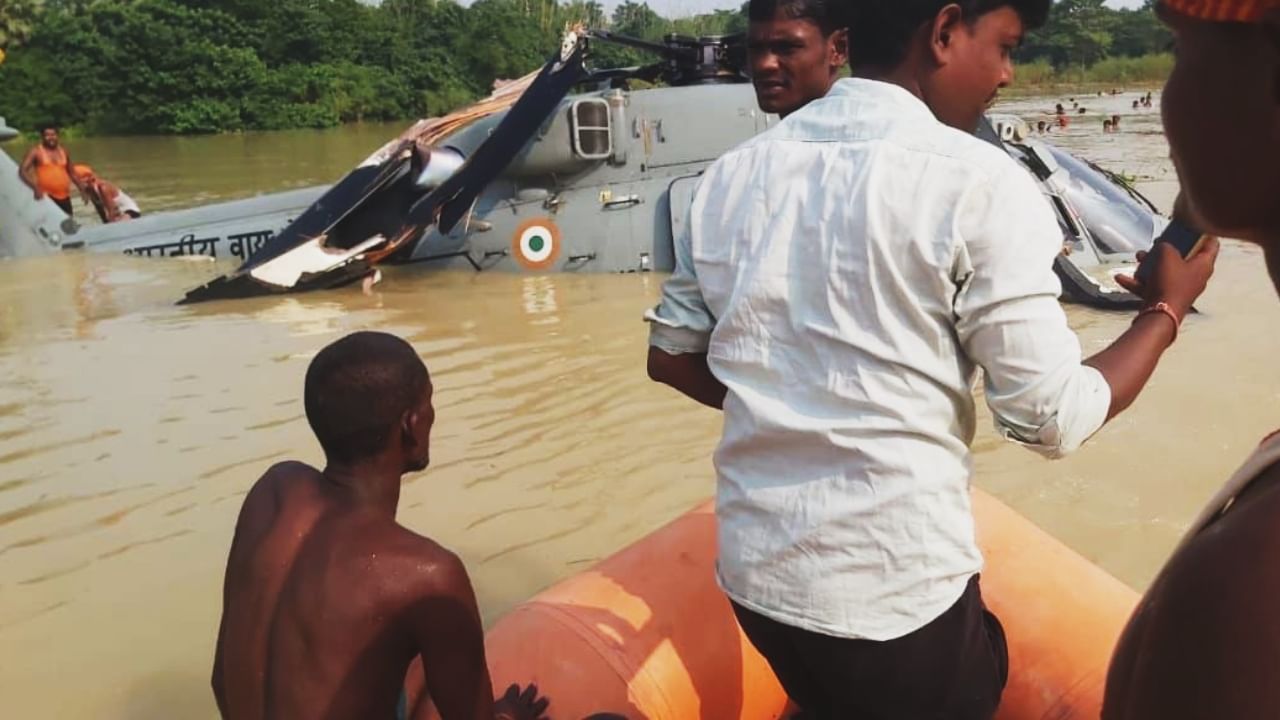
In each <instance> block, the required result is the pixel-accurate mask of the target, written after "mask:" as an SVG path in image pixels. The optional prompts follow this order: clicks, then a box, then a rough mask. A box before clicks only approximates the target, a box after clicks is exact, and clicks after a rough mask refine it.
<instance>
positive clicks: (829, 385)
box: [647, 0, 1216, 720]
mask: <svg viewBox="0 0 1280 720" xmlns="http://www.w3.org/2000/svg"><path fill="white" fill-rule="evenodd" d="M1049 4H1050V3H1049V0H964V1H962V2H958V3H948V2H946V1H945V0H859V2H857V3H855V4H854V5H853V6H852V8H853V10H852V15H851V17H850V18H849V22H850V41H849V45H850V53H851V65H852V68H853V71H854V77H853V78H850V79H845V80H840V81H839V82H837V83H836V84H835V86H834V87H833V88H832V90H831V91H830V92H829V93H828V94H827V96H826V97H824V98H822V99H819V100H816V101H814V102H812V103H810V104H809V105H807V106H805V107H804V108H802V109H800V110H797V111H796V112H794V113H793V114H791V115H790V116H789V117H788V118H787V119H786V120H784V121H783V122H782V123H780V124H779V125H778V126H777V127H775V128H774V129H773V130H770V131H769V132H768V133H766V134H764V135H762V136H760V137H757V138H755V139H753V140H751V141H749V142H747V143H746V144H744V145H742V146H740V147H739V148H737V149H735V150H734V151H732V152H730V153H729V154H727V155H726V156H725V157H723V158H722V159H720V160H719V161H717V162H716V163H715V164H714V165H713V166H712V167H711V168H709V169H708V171H707V172H706V174H705V176H704V177H703V180H702V184H701V187H700V189H699V191H698V193H697V194H696V196H695V198H694V201H693V206H692V208H691V210H690V213H691V215H690V218H689V222H688V223H687V224H686V227H687V228H688V230H687V232H685V233H684V234H682V236H681V237H679V238H677V240H676V257H677V268H676V270H675V272H674V273H673V275H672V277H671V279H670V280H669V281H668V282H667V284H666V285H665V287H664V291H663V298H662V302H661V304H660V305H659V306H658V307H657V308H655V309H654V310H653V311H651V312H650V313H649V314H648V315H647V318H648V320H649V321H650V323H651V328H652V329H651V340H650V345H651V349H650V354H649V372H650V375H651V376H652V377H653V378H654V379H655V380H658V381H660V382H664V383H667V384H669V385H671V386H673V387H675V388H676V389H678V390H680V391H681V392H683V393H685V394H686V395H688V396H690V397H692V398H694V399H696V400H698V401H700V402H702V403H704V404H706V405H710V406H712V407H717V408H723V409H724V411H725V426H724V435H723V439H722V441H721V444H720V447H719V449H718V450H717V452H716V456H715V464H716V472H717V480H718V485H717V514H718V518H719V528H720V529H719V541H720V558H719V565H718V575H719V580H720V584H721V587H722V588H723V589H724V590H725V592H726V593H727V594H728V596H729V598H730V599H731V600H732V601H733V604H734V609H735V612H736V613H737V614H738V618H739V621H740V622H741V624H742V625H743V628H744V630H745V631H746V633H747V635H748V637H749V638H750V639H751V640H752V642H753V643H754V644H755V645H756V647H757V648H758V649H759V650H760V651H761V652H762V653H763V654H764V655H765V657H766V658H767V659H768V660H769V662H770V665H771V666H772V667H773V669H774V671H775V673H776V674H777V675H778V677H779V679H780V680H781V681H782V683H783V685H784V687H786V689H787V691H788V693H789V694H790V695H791V697H792V699H793V700H795V701H796V702H797V704H799V705H800V706H801V707H802V708H803V709H804V711H805V714H806V717H809V716H812V717H818V718H855V717H856V718H859V719H878V718H884V719H885V720H904V719H915V718H938V719H943V718H945V719H946V720H969V719H971V718H972V719H977V718H984V719H985V718H990V717H991V716H992V715H993V714H994V712H995V709H996V707H997V705H998V704H999V699H1000V695H1001V693H1002V692H1003V688H1004V683H1005V679H1006V674H1007V649H1006V647H1005V643H1004V639H1003V633H1002V631H1001V629H1000V627H999V623H998V621H996V619H995V618H994V617H993V616H991V614H990V613H988V612H987V611H986V609H985V607H984V606H983V603H982V598H981V591H980V587H979V584H978V573H979V571H980V570H981V568H982V557H981V554H980V552H979V550H978V547H977V543H976V540H975V537H974V528H973V516H972V511H971V507H970V500H969V482H970V475H971V457H970V451H969V444H970V443H971V442H972V440H973V437H974V433H975V425H976V420H975V416H976V411H975V406H974V398H973V394H972V386H973V382H974V380H975V379H976V377H977V369H978V368H981V369H982V370H983V371H984V374H985V378H986V393H985V395H986V400H987V403H988V405H989V406H990V407H991V410H992V413H993V415H994V416H995V418H996V421H997V424H998V426H999V429H1000V431H1001V432H1002V434H1003V435H1004V436H1006V437H1007V438H1009V439H1011V440H1014V441H1017V442H1020V443H1023V444H1025V445H1027V446H1029V447H1032V448H1034V449H1037V450H1039V451H1041V452H1043V453H1045V454H1046V455H1049V456H1051V457H1056V456H1061V455H1063V454H1065V453H1067V452H1070V451H1072V450H1074V449H1076V448H1077V447H1079V446H1080V445H1081V444H1082V443H1083V442H1084V441H1085V440H1086V439H1088V438H1089V437H1090V436H1091V435H1093V433H1094V432H1096V431H1097V430H1098V429H1099V428H1100V427H1101V426H1102V425H1103V423H1105V422H1106V420H1107V419H1108V418H1110V417H1114V416H1115V415H1116V414H1118V413H1119V412H1121V411H1122V410H1124V409H1125V408H1126V407H1128V406H1129V405H1130V404H1131V403H1132V402H1133V401H1134V400H1135V399H1136V397H1137V395H1138V393H1139V392H1140V390H1141V388H1142V386H1143V385H1144V384H1145V383H1146V381H1147V380H1148V378H1149V377H1150V375H1151V373H1152V372H1153V371H1154V369H1155V366H1156V363H1157V361H1158V359H1159V357H1160V355H1161V354H1162V353H1163V352H1164V350H1165V349H1166V348H1168V346H1169V345H1170V344H1171V343H1172V342H1173V340H1174V338H1175V337H1176V334H1177V328H1178V325H1179V324H1180V323H1181V320H1182V318H1183V317H1184V316H1185V314H1186V313H1187V311H1188V309H1189V308H1190V307H1191V304H1192V302H1193V301H1194V300H1195V299H1196V298H1197V297H1198V296H1199V295H1200V293H1201V292H1202V291H1203V290H1204V286H1205V283H1206V282H1207V281H1208V278H1209V276H1210V274H1211V273H1212V269H1213V261H1214V258H1215V257H1216V247H1210V248H1209V249H1208V251H1207V252H1205V253H1203V254H1202V255H1200V256H1198V257H1197V258H1195V259H1193V260H1191V261H1189V262H1183V261H1181V260H1180V258H1178V257H1177V255H1176V252H1172V251H1171V250H1169V249H1168V248H1163V249H1162V250H1161V253H1162V257H1161V260H1162V261H1163V262H1161V263H1160V264H1159V272H1157V273H1156V274H1155V275H1154V276H1153V277H1152V278H1150V279H1149V280H1147V281H1146V282H1147V284H1146V285H1137V284H1135V283H1129V285H1130V286H1131V287H1133V288H1134V289H1135V290H1137V291H1138V292H1140V293H1141V294H1142V295H1143V297H1145V298H1147V299H1148V300H1149V301H1150V302H1151V305H1150V306H1149V307H1148V308H1147V309H1146V310H1144V311H1143V312H1142V313H1140V314H1139V316H1138V318H1137V319H1136V320H1135V322H1134V325H1133V327H1132V328H1131V329H1130V330H1129V331H1127V332H1126V333H1125V334H1124V335H1123V336H1122V337H1121V338H1120V339H1118V340H1117V341H1116V342H1115V344H1113V345H1112V346H1111V347H1110V348H1108V349H1107V350H1105V351H1103V352H1101V353H1099V354H1098V355H1095V356H1094V357H1092V358H1090V359H1088V360H1087V361H1085V360H1082V353H1081V348H1080V343H1079V341H1078V340H1077V338H1076V337H1075V335H1074V334H1073V333H1072V332H1071V330H1070V328H1069V327H1068V326H1067V322H1066V317H1065V315H1064V313H1063V311H1062V308H1061V307H1060V306H1059V304H1058V302H1057V296H1058V294H1059V293H1060V291H1061V287H1060V285H1059V283H1058V281H1057V279H1056V278H1055V276H1054V274H1053V270H1052V265H1053V259H1054V257H1055V256H1056V255H1057V254H1058V252H1059V251H1060V250H1061V246H1062V235H1061V231H1060V230H1059V227H1058V224H1057V222H1056V219H1055V216H1054V214H1053V210H1052V209H1051V207H1050V206H1049V204H1048V202H1047V201H1046V200H1045V198H1044V197H1043V196H1042V195H1041V194H1040V192H1039V189H1038V188H1037V186H1036V185H1035V183H1034V181H1033V180H1032V179H1031V177H1030V176H1029V175H1028V174H1027V173H1026V172H1025V171H1024V170H1023V169H1022V168H1020V167H1019V166H1018V165H1017V164H1016V163H1015V162H1014V161H1013V160H1012V159H1010V158H1009V157H1008V156H1007V155H1006V154H1004V153H1002V152H1000V151H999V150H998V149H996V148H994V147H992V146H990V145H988V144H986V143H984V142H982V141H981V140H978V139H976V138H974V137H973V136H972V135H971V134H970V133H971V131H972V130H973V129H975V128H976V127H977V124H978V122H979V119H980V117H981V115H982V112H983V110H984V109H985V107H986V106H987V105H988V104H989V102H990V101H991V100H992V99H994V96H995V95H996V93H997V91H998V89H999V88H1000V87H1003V86H1004V85H1005V84H1007V83H1008V81H1009V80H1010V79H1011V76H1012V66H1011V61H1010V57H1009V56H1010V53H1011V51H1012V50H1013V49H1014V48H1015V47H1017V45H1018V43H1019V42H1020V41H1021V39H1022V35H1023V33H1024V32H1025V29H1026V28H1027V27H1034V26H1036V25H1038V24H1040V23H1042V22H1043V21H1044V19H1045V17H1046V15H1047V13H1048V10H1049ZM1169 253H1172V255H1173V257H1172V258H1169V257H1164V255H1166V254H1169Z"/></svg>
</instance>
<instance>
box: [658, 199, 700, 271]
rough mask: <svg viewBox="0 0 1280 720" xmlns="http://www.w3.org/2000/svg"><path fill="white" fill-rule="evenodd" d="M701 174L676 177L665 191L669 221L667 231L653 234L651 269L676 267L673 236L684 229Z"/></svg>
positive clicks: (668, 269) (669, 269)
mask: <svg viewBox="0 0 1280 720" xmlns="http://www.w3.org/2000/svg"><path fill="white" fill-rule="evenodd" d="M701 177H702V176H701V175H690V176H688V177H682V178H678V179H676V180H675V181H674V182H672V183H671V185H670V187H669V189H668V191H667V210H668V216H667V219H668V220H669V222H670V225H669V226H668V227H669V228H670V231H669V232H654V234H653V269H654V270H655V271H657V272H671V271H672V270H674V269H675V267H676V255H675V245H674V243H675V238H677V237H679V236H680V233H682V232H684V230H685V223H687V222H688V219H689V208H690V207H691V206H692V205H693V193H694V191H695V190H697V189H698V180H699V179H701Z"/></svg>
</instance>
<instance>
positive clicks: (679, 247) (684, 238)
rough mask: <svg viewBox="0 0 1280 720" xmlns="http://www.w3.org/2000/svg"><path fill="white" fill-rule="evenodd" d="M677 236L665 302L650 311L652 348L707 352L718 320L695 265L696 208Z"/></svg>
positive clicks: (677, 352) (664, 291) (674, 352)
mask: <svg viewBox="0 0 1280 720" xmlns="http://www.w3.org/2000/svg"><path fill="white" fill-rule="evenodd" d="M686 212H687V213H688V214H686V217H685V222H684V223H683V226H682V228H681V230H680V232H679V233H677V234H676V237H675V243H674V245H675V261H676V266H675V270H674V271H673V272H672V274H671V277H670V278H669V279H668V280H667V282H666V283H664V284H663V286H662V299H661V301H660V302H659V303H658V305H657V307H655V308H653V309H651V310H648V311H647V312H645V314H644V319H645V321H646V322H648V323H649V345H650V346H651V347H655V348H658V349H659V350H662V351H663V352H665V353H667V354H669V355H692V354H701V353H705V352H707V347H708V346H709V345H710V343H711V331H712V330H714V329H715V325H716V320H715V317H713V316H712V314H711V311H710V310H709V309H708V308H707V303H706V301H705V300H704V299H703V297H702V290H701V288H700V287H699V286H698V276H697V273H696V271H695V269H694V263H693V238H692V228H691V222H690V219H691V217H690V216H691V214H692V206H690V208H689V209H688V210H687V211H686Z"/></svg>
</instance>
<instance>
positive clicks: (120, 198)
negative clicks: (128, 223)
mask: <svg viewBox="0 0 1280 720" xmlns="http://www.w3.org/2000/svg"><path fill="white" fill-rule="evenodd" d="M116 209H118V210H119V211H120V212H121V213H127V212H129V211H133V212H136V213H138V214H139V215H141V214H142V208H139V207H138V203H136V202H134V200H133V198H131V197H129V196H128V195H126V194H125V192H124V191H123V190H121V189H120V188H116Z"/></svg>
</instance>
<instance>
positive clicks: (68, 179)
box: [18, 125, 84, 215]
mask: <svg viewBox="0 0 1280 720" xmlns="http://www.w3.org/2000/svg"><path fill="white" fill-rule="evenodd" d="M18 177H20V178H22V182H24V183H26V184H27V185H28V186H29V187H30V188H31V190H32V191H33V193H34V195H35V198H36V200H41V199H44V198H46V197H47V198H49V199H50V200H52V201H53V202H54V204H55V205H57V206H58V207H60V208H62V211H63V212H65V213H66V214H67V215H72V214H73V213H72V206H71V186H72V185H74V186H75V187H76V189H78V190H80V191H81V192H83V191H84V189H83V188H82V187H81V186H80V181H79V180H77V179H76V178H75V177H74V176H73V174H72V173H71V157H70V155H68V154H67V149H66V148H64V147H62V143H61V142H60V141H59V138H58V128H56V127H54V126H52V125H47V126H45V127H44V128H43V129H42V130H41V131H40V144H39V145H37V146H35V147H34V148H32V149H31V152H28V153H27V156H26V158H24V159H23V160H22V167H21V168H19V170H18Z"/></svg>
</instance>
